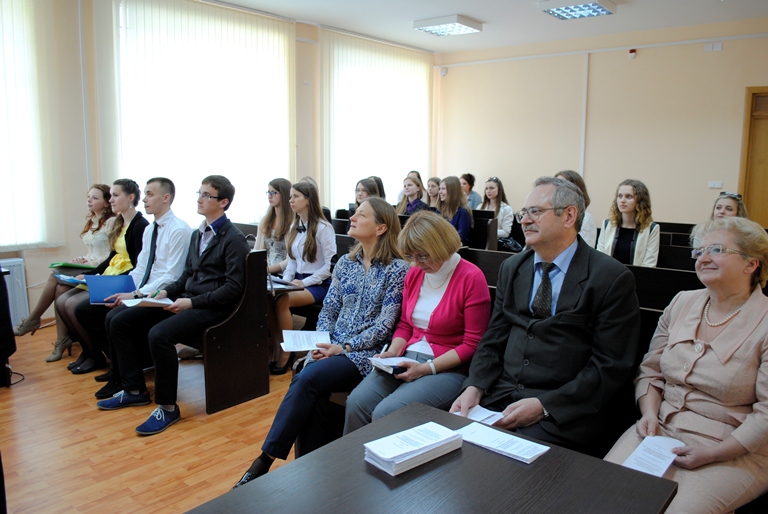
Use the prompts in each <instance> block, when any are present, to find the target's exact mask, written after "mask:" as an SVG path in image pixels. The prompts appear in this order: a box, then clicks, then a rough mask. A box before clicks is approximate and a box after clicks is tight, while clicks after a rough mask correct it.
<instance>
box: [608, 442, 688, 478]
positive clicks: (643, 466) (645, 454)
mask: <svg viewBox="0 0 768 514" xmlns="http://www.w3.org/2000/svg"><path fill="white" fill-rule="evenodd" d="M678 446H685V443H683V442H682V441H678V440H677V439H672V438H671V437H664V436H661V435H657V436H648V437H646V438H645V439H643V442H642V443H640V446H638V447H637V448H635V451H633V452H632V455H630V456H629V457H627V460H625V461H624V463H623V464H622V466H624V467H626V468H630V469H634V470H637V471H642V472H643V473H648V474H649V475H653V476H657V477H660V476H661V475H663V474H664V473H665V472H666V471H667V468H669V466H670V464H672V461H674V460H675V457H677V455H675V454H674V453H672V451H671V450H672V448H677V447H678Z"/></svg>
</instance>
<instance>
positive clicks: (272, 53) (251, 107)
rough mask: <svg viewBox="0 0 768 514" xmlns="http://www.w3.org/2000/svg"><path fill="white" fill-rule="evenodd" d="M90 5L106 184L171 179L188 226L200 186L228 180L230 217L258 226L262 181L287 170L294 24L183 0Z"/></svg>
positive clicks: (284, 174)
mask: <svg viewBox="0 0 768 514" xmlns="http://www.w3.org/2000/svg"><path fill="white" fill-rule="evenodd" d="M94 4H101V5H95V6H94V9H95V11H94V12H95V16H94V20H95V23H96V25H95V39H96V49H97V50H96V51H97V62H98V63H100V64H101V65H102V66H100V68H101V69H102V70H105V69H106V70H107V71H102V72H101V73H100V74H98V76H97V81H98V90H99V105H100V107H99V114H98V118H99V120H100V121H99V124H100V129H99V132H100V136H101V140H100V148H101V151H100V157H101V159H100V166H101V168H102V173H103V176H104V178H105V180H111V179H114V178H117V177H118V176H119V177H124V178H132V179H134V180H136V181H137V182H139V184H140V185H142V186H143V184H144V183H145V182H146V180H147V179H149V178H151V177H154V176H165V177H168V178H170V179H171V180H173V181H174V183H175V184H176V189H177V195H176V201H175V202H174V204H173V210H174V212H175V213H176V214H177V215H178V216H180V217H181V218H183V219H185V220H186V221H187V222H188V223H189V224H190V225H192V226H193V227H194V226H197V225H198V224H199V223H200V222H201V220H202V218H201V217H200V216H199V215H197V213H196V200H197V198H196V196H195V194H194V193H195V192H196V191H197V190H198V188H199V185H200V182H201V180H202V179H203V178H204V177H205V176H207V175H213V174H216V175H224V176H226V177H227V178H229V179H230V180H231V181H232V183H233V184H234V185H235V188H236V195H235V199H234V202H233V203H232V208H231V209H229V211H228V212H227V214H228V216H229V217H230V219H232V220H233V221H238V222H253V221H258V220H259V219H260V218H261V216H262V215H263V213H264V211H265V210H266V208H267V200H266V195H265V191H266V190H267V182H268V181H269V180H271V179H273V178H276V177H284V178H290V177H291V176H292V173H293V168H294V160H295V159H294V155H295V152H294V123H293V118H294V116H293V110H294V94H293V91H294V86H293V76H294V73H293V52H294V40H295V30H294V24H293V23H291V22H288V21H283V20H279V19H274V18H269V17H265V16H259V15H256V14H252V13H246V12H241V11H236V10H232V9H228V8H224V7H220V6H212V5H206V4H203V3H200V2H195V1H191V0H112V2H111V5H108V3H107V2H104V3H102V2H94ZM105 4H107V5H105ZM99 20H107V21H109V22H111V26H112V28H113V29H112V34H111V41H110V34H109V31H108V30H105V29H104V28H103V26H100V24H99ZM115 24H117V25H118V26H117V27H116V26H115ZM100 41H103V42H106V43H107V44H106V45H100V44H99V42H100ZM110 42H111V45H110V44H109V43H110ZM110 61H112V65H111V66H107V67H106V68H104V66H103V65H104V64H109V62H110ZM110 70H114V71H113V72H112V71H110ZM97 73H98V72H97ZM112 102H116V104H117V107H116V108H113V107H112V105H111V103H112ZM112 120H114V121H112ZM112 123H116V128H110V126H111V124H112ZM115 148H117V150H115Z"/></svg>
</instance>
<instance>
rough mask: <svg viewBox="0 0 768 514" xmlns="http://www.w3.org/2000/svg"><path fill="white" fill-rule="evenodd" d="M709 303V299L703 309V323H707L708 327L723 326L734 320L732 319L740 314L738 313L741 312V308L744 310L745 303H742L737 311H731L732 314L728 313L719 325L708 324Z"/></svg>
mask: <svg viewBox="0 0 768 514" xmlns="http://www.w3.org/2000/svg"><path fill="white" fill-rule="evenodd" d="M710 303H712V298H710V299H709V300H707V305H706V306H705V307H704V321H705V322H706V323H707V325H709V326H710V327H719V326H722V325H725V324H726V323H728V322H729V321H731V320H732V319H733V318H734V317H735V316H736V315H737V314H738V313H740V312H741V309H743V308H744V306H745V305H746V302H745V303H743V304H742V305H741V307H739V308H738V309H736V310H735V311H733V312H732V313H730V314H729V315H728V316H726V317H725V319H724V320H723V321H721V322H720V323H710V322H709V304H710Z"/></svg>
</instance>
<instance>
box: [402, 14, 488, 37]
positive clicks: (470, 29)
mask: <svg viewBox="0 0 768 514" xmlns="http://www.w3.org/2000/svg"><path fill="white" fill-rule="evenodd" d="M413 28H414V29H415V30H421V31H423V32H429V33H430V34H434V35H435V36H458V35H461V34H472V33H474V32H482V31H483V24H482V23H480V22H479V21H475V20H471V19H469V18H467V17H465V16H461V15H458V14H454V15H452V16H441V17H440V18H431V19H429V20H419V21H414V22H413Z"/></svg>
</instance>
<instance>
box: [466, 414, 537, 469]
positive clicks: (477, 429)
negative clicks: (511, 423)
mask: <svg viewBox="0 0 768 514" xmlns="http://www.w3.org/2000/svg"><path fill="white" fill-rule="evenodd" d="M456 432H458V433H459V434H461V437H462V438H464V440H465V441H467V442H468V443H472V444H476V445H477V446H482V447H483V448H485V449H487V450H491V451H494V452H496V453H500V454H502V455H506V456H507V457H512V458H513V459H515V460H519V461H521V462H525V463H526V464H530V463H531V462H533V461H535V460H536V459H538V458H539V457H540V456H542V455H543V454H544V452H546V451H547V450H549V446H544V445H543V444H539V443H534V442H533V441H529V440H528V439H523V438H522V437H518V436H516V435H512V434H507V433H506V432H502V431H501V430H496V429H495V428H491V427H488V426H485V425H483V424H481V423H472V424H471V425H467V426H465V427H464V428H460V429H459V430H457V431H456Z"/></svg>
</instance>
